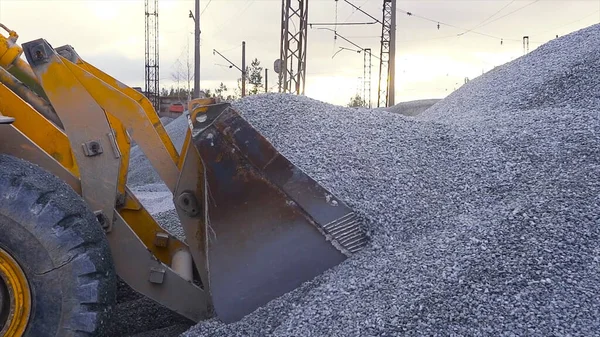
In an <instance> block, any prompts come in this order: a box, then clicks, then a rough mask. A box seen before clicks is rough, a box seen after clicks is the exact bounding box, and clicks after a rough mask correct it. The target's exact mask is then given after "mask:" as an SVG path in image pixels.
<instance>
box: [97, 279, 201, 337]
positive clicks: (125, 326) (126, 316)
mask: <svg viewBox="0 0 600 337" xmlns="http://www.w3.org/2000/svg"><path fill="white" fill-rule="evenodd" d="M192 325H194V322H193V321H191V320H189V319H187V318H185V317H183V316H180V315H178V314H177V313H175V312H172V311H170V310H169V309H167V308H165V307H163V306H161V305H159V304H157V303H156V302H154V301H152V300H150V299H148V298H146V297H144V296H142V295H141V294H139V293H137V292H136V291H135V290H133V289H131V288H130V287H129V286H128V285H127V284H126V283H125V282H123V281H122V280H121V279H120V278H119V280H118V286H117V306H116V307H115V309H114V313H113V321H112V324H111V325H110V328H109V332H108V336H111V337H159V336H160V337H175V336H179V335H180V334H182V333H183V332H185V331H186V330H187V329H189V328H190V327H191V326H192Z"/></svg>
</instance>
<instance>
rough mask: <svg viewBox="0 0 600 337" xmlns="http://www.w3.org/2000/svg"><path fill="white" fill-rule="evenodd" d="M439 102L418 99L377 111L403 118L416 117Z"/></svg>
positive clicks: (437, 100) (436, 100)
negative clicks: (395, 114) (388, 112)
mask: <svg viewBox="0 0 600 337" xmlns="http://www.w3.org/2000/svg"><path fill="white" fill-rule="evenodd" d="M439 101H440V99H420V100H416V101H408V102H400V103H398V104H396V105H394V106H391V107H388V108H378V109H381V110H386V111H390V112H395V113H399V114H403V115H405V116H417V115H419V114H421V113H423V112H424V111H426V110H427V109H429V108H430V107H431V106H433V105H434V104H435V103H437V102H439Z"/></svg>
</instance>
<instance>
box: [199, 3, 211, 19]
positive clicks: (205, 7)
mask: <svg viewBox="0 0 600 337" xmlns="http://www.w3.org/2000/svg"><path fill="white" fill-rule="evenodd" d="M211 2H212V0H208V3H207V4H206V6H204V9H203V10H202V12H201V13H200V16H202V14H204V11H205V10H206V9H207V8H208V6H209V5H210V3H211Z"/></svg>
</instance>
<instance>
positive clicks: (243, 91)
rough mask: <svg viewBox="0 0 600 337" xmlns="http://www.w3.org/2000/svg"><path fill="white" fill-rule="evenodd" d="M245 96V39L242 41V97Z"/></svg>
mask: <svg viewBox="0 0 600 337" xmlns="http://www.w3.org/2000/svg"><path fill="white" fill-rule="evenodd" d="M244 96H246V41H242V97H244Z"/></svg>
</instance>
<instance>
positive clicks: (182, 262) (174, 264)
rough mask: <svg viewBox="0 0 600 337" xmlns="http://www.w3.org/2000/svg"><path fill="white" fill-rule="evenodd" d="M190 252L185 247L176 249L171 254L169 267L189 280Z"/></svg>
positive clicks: (190, 271)
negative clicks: (175, 251) (173, 253)
mask: <svg viewBox="0 0 600 337" xmlns="http://www.w3.org/2000/svg"><path fill="white" fill-rule="evenodd" d="M192 263H193V262H192V254H190V252H189V251H188V250H187V249H182V250H179V251H177V253H175V255H173V259H172V261H171V268H172V269H173V270H174V271H175V272H176V273H177V274H179V276H181V278H183V279H184V280H186V281H188V282H191V281H192V280H193V275H194V274H193V270H192Z"/></svg>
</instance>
